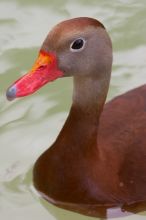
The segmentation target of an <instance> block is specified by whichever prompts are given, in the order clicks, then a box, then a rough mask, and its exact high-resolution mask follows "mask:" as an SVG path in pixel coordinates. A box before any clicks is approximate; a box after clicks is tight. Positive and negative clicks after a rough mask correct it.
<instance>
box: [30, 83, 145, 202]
mask: <svg viewBox="0 0 146 220" xmlns="http://www.w3.org/2000/svg"><path fill="white" fill-rule="evenodd" d="M145 100H146V86H142V87H139V88H136V89H134V90H132V91H130V92H127V93H125V94H123V95H121V96H118V97H116V98H114V99H113V100H112V101H110V102H108V103H107V104H105V107H104V109H103V112H102V114H101V117H100V120H99V122H98V132H97V138H95V139H94V140H93V137H94V135H95V136H96V133H95V134H94V133H92V131H91V130H90V129H89V127H88V126H89V125H90V122H89V121H87V122H86V123H87V124H85V125H84V126H83V127H82V130H80V129H81V128H80V126H82V125H83V124H82V122H81V117H80V116H79V115H80V114H79V111H78V109H75V108H74V107H72V109H71V112H70V115H69V117H68V119H67V121H66V123H65V126H64V128H63V130H62V132H61V134H60V135H59V137H58V138H57V140H56V142H55V143H54V144H53V145H52V146H51V148H49V149H48V150H47V151H46V152H45V153H44V154H43V155H42V156H41V157H40V158H39V159H38V161H37V162H36V165H35V168H34V183H35V186H36V188H37V189H38V191H40V192H42V193H43V194H44V195H47V196H48V200H49V198H50V200H52V201H54V203H57V204H59V203H75V204H87V205H91V204H93V205H95V204H98V205H99V204H100V205H101V204H103V205H107V206H109V205H111V206H114V205H115V206H118V205H124V204H131V203H136V202H143V201H145V200H146V187H145V186H146V174H145V170H146V165H145V164H146V147H145V146H146V140H145V134H146V124H145V123H144V122H145V119H146V101H145ZM129 102H130V105H129ZM78 114H79V115H78ZM77 121H78V122H79V125H78V126H79V127H77V126H76V124H77ZM84 123H85V120H84ZM71 125H72V126H71ZM74 126H75V127H74ZM87 127H88V129H87V131H84V129H83V128H87ZM78 129H79V130H80V132H79V130H78ZM89 131H91V134H90V133H88V132H89ZM113 134H114V135H113ZM90 135H91V139H90V138H89V139H88V138H87V136H88V137H90ZM87 139H88V140H87ZM89 150H90V152H89ZM72 161H73V162H72ZM44 168H45V170H44ZM40 174H42V175H41V176H40ZM45 187H46V188H45Z"/></svg>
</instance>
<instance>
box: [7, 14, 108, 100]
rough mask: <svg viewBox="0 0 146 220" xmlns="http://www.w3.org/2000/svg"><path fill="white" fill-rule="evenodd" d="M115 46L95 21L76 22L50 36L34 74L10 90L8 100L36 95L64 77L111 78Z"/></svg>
mask: <svg viewBox="0 0 146 220" xmlns="http://www.w3.org/2000/svg"><path fill="white" fill-rule="evenodd" d="M111 65H112V46H111V41H110V38H109V36H108V34H107V32H106V30H105V28H104V26H103V25H102V24H101V23H100V22H99V21H97V20H95V19H93V18H86V17H81V18H74V19H70V20H67V21H64V22H61V23H59V24H58V25H56V26H55V27H54V28H53V29H52V30H51V31H50V33H49V34H48V36H47V38H46V39H45V41H44V43H43V44H42V47H41V49H40V52H39V55H38V58H37V60H36V62H35V64H34V65H33V67H32V69H31V70H30V72H28V73H27V74H26V75H24V76H22V77H21V78H20V79H18V80H17V81H16V82H14V84H12V85H11V86H10V87H9V88H8V90H7V93H6V95H7V98H8V100H13V99H14V98H17V97H22V96H27V95H29V94H32V93H34V92H35V91H37V90H38V89H39V88H41V87H42V86H43V85H45V84H46V83H48V82H50V81H54V80H56V79H57V78H60V77H66V76H74V77H81V78H82V77H96V78H98V79H104V78H106V77H107V78H109V77H110V72H111Z"/></svg>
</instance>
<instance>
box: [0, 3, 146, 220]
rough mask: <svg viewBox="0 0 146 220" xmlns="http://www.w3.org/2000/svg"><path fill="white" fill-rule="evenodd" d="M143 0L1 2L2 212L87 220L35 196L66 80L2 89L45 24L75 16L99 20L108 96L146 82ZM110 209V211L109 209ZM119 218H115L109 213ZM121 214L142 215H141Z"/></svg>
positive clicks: (33, 52)
mask: <svg viewBox="0 0 146 220" xmlns="http://www.w3.org/2000/svg"><path fill="white" fill-rule="evenodd" d="M145 13H146V8H145V1H144V0H141V1H136V0H128V1H126V0H118V1H112V0H111V1H105V0H103V1H99V0H92V1H88V0H86V1H85V0H80V1H67V0H61V1H58V0H54V1H50V0H49V1H48V0H42V1H34V0H29V1H28V0H16V1H15V0H12V1H8V0H1V1H0V32H1V35H0V83H1V86H0V94H1V95H0V98H1V99H0V216H1V218H2V219H3V220H7V219H10V218H14V219H15V220H17V219H19V220H23V219H30V220H32V219H36V220H37V219H38V220H40V219H42V220H48V219H49V220H53V219H58V220H68V219H71V220H72V219H80V220H87V219H88V220H90V219H94V218H90V217H86V216H82V215H79V214H76V213H72V212H69V211H64V210H62V209H59V208H56V207H54V206H52V205H50V204H48V203H47V202H45V201H44V200H42V199H40V198H39V197H38V196H36V195H35V193H34V191H33V190H32V181H31V169H32V166H33V163H34V161H35V160H36V158H37V157H38V156H39V155H40V154H41V153H42V152H43V151H44V150H45V149H46V148H47V146H49V145H50V144H51V143H52V142H53V140H54V139H55V137H56V136H57V134H58V133H59V130H60V128H61V127H62V125H63V123H64V120H65V118H66V116H67V112H68V109H69V106H70V102H71V91H72V81H71V79H62V80H58V81H57V82H55V83H53V84H51V85H47V86H45V87H44V88H43V89H41V90H40V91H39V92H38V93H36V94H35V95H33V96H30V97H27V98H25V99H22V100H16V101H14V102H12V103H8V102H7V101H6V99H5V90H6V88H7V87H8V86H9V85H10V84H11V82H13V81H14V79H17V78H18V77H20V75H22V74H23V73H24V72H26V71H27V70H28V69H29V68H30V67H31V65H32V63H33V61H34V60H35V58H36V56H37V51H38V48H39V47H40V45H41V43H42V41H43V40H44V38H45V36H46V34H47V33H48V31H49V29H50V28H51V27H52V26H53V25H54V24H56V23H58V22H59V21H61V20H63V19H67V18H70V17H76V16H91V17H95V18H98V19H99V20H101V21H102V22H103V23H104V24H105V26H106V27H107V29H108V30H109V32H110V35H111V38H112V41H113V46H114V66H113V77H112V80H111V88H110V92H109V96H108V98H111V97H113V96H115V95H117V94H119V93H121V92H124V91H126V90H128V89H130V88H133V87H135V86H138V85H140V84H143V83H144V82H145V81H146V77H145V75H144V74H145V71H146V68H145V63H146V56H145V54H146V46H145V43H146V39H145V36H146V29H145V23H146V18H145ZM110 212H112V213H113V212H115V213H116V210H113V211H111V210H109V213H108V215H110ZM115 219H117V218H115ZM124 219H128V220H129V219H132V220H137V219H145V217H144V213H141V214H139V215H132V216H128V217H125V218H124Z"/></svg>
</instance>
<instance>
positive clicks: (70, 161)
mask: <svg viewBox="0 0 146 220" xmlns="http://www.w3.org/2000/svg"><path fill="white" fill-rule="evenodd" d="M112 60H113V56H112V42H111V39H110V37H109V34H108V32H107V30H106V28H105V26H104V25H103V24H102V23H101V22H100V21H98V20H96V19H95V18H89V17H77V18H72V19H69V20H65V21H62V22H60V23H59V24H57V25H56V26H55V27H54V28H53V29H52V30H51V31H50V32H49V34H48V35H47V37H46V39H45V40H44V42H43V44H42V46H41V48H40V51H39V55H38V58H37V60H36V61H35V63H34V65H33V67H32V69H31V70H30V71H29V72H28V73H27V74H25V75H23V76H22V77H21V78H20V79H18V80H17V81H15V82H14V83H13V84H12V85H11V86H10V87H9V88H8V89H7V92H6V96H7V99H8V100H13V99H15V98H20V97H23V96H27V95H30V94H32V93H34V92H36V91H37V90H38V89H39V88H41V87H42V86H43V85H45V84H46V83H49V82H52V81H54V80H56V79H58V78H63V77H73V98H72V105H71V109H70V112H69V115H68V117H67V120H66V122H65V124H64V126H63V128H62V129H61V131H60V133H59V135H58V137H57V138H56V140H55V141H54V143H53V144H52V145H51V147H49V148H48V149H47V150H46V151H45V152H44V153H43V154H42V155H41V156H40V157H39V158H38V159H37V161H36V163H35V165H34V169H33V183H34V186H35V188H36V190H37V191H38V192H39V193H40V194H41V196H42V197H43V198H44V199H46V200H47V201H48V202H50V203H52V204H54V205H56V206H58V207H61V208H63V209H67V210H71V211H74V212H78V213H81V214H84V215H88V216H96V217H97V216H98V217H103V216H104V217H105V216H106V213H107V209H108V208H112V207H113V208H115V207H120V208H121V210H122V209H124V211H125V210H130V212H136V210H137V208H138V210H141V209H140V207H143V209H144V210H146V204H145V202H146V138H145V136H146V84H144V85H142V86H140V87H138V88H134V89H132V90H130V91H128V92H125V93H124V94H121V95H118V96H116V97H115V98H113V99H112V100H111V101H109V102H107V103H106V104H105V101H106V97H107V93H108V89H109V84H110V78H111V71H112ZM141 204H142V205H141Z"/></svg>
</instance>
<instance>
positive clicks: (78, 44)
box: [70, 38, 85, 52]
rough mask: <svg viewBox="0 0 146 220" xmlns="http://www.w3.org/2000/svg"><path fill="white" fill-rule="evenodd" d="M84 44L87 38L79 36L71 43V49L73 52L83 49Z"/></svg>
mask: <svg viewBox="0 0 146 220" xmlns="http://www.w3.org/2000/svg"><path fill="white" fill-rule="evenodd" d="M84 45H85V40H84V39H82V38H79V39H77V40H75V41H73V42H72V43H71V46H70V49H71V51H73V52H75V51H79V50H81V49H83V47H84Z"/></svg>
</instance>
